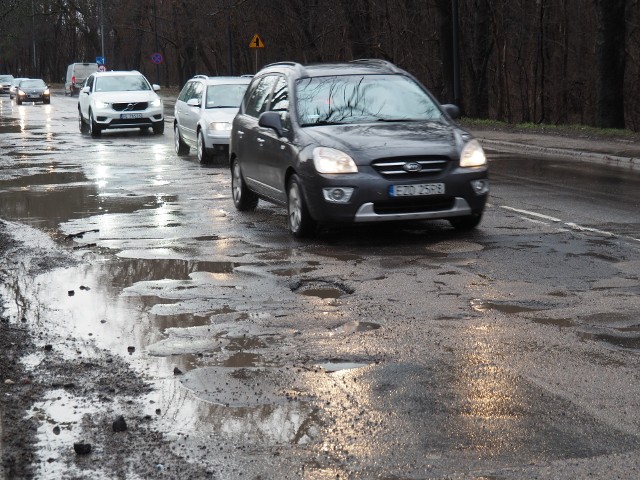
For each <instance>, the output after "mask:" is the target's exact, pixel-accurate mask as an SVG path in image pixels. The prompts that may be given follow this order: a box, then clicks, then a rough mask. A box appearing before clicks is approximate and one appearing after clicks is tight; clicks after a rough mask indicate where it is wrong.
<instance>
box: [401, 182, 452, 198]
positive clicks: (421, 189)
mask: <svg viewBox="0 0 640 480" xmlns="http://www.w3.org/2000/svg"><path fill="white" fill-rule="evenodd" d="M421 195H444V183H419V184H417V185H391V186H390V187H389V196H391V197H418V196H421Z"/></svg>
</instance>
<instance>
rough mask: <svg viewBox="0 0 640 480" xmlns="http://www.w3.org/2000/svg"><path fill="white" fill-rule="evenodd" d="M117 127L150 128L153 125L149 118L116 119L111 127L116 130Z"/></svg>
mask: <svg viewBox="0 0 640 480" xmlns="http://www.w3.org/2000/svg"><path fill="white" fill-rule="evenodd" d="M98 118H99V117H98ZM116 125H140V126H149V125H151V121H150V120H149V119H148V118H115V119H113V120H111V122H110V123H109V126H110V127H113V128H115V127H116Z"/></svg>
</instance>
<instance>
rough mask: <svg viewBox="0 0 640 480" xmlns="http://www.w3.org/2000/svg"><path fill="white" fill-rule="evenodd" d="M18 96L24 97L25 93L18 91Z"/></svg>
mask: <svg viewBox="0 0 640 480" xmlns="http://www.w3.org/2000/svg"><path fill="white" fill-rule="evenodd" d="M18 95H20V96H21V97H24V96H25V95H26V93H24V92H23V91H22V90H18Z"/></svg>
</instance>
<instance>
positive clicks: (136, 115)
mask: <svg viewBox="0 0 640 480" xmlns="http://www.w3.org/2000/svg"><path fill="white" fill-rule="evenodd" d="M120 118H122V119H124V120H129V119H131V118H142V114H141V113H121V114H120Z"/></svg>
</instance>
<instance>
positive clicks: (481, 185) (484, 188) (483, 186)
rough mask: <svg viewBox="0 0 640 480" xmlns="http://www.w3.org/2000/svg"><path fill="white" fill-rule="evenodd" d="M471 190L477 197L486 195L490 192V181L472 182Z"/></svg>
mask: <svg viewBox="0 0 640 480" xmlns="http://www.w3.org/2000/svg"><path fill="white" fill-rule="evenodd" d="M471 188H473V191H474V192H475V194H476V195H484V194H485V193H488V192H489V180H487V179H484V180H471Z"/></svg>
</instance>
